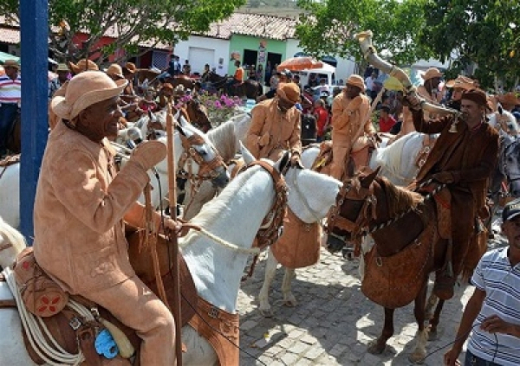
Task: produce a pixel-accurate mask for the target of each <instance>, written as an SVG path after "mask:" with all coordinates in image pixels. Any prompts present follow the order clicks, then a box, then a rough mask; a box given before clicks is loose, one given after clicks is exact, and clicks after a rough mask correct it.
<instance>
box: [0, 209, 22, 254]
mask: <svg viewBox="0 0 520 366" xmlns="http://www.w3.org/2000/svg"><path fill="white" fill-rule="evenodd" d="M0 234H1V235H3V236H4V237H5V239H6V242H7V243H10V244H12V245H13V247H14V248H15V251H16V252H17V253H20V252H21V251H22V250H24V249H25V247H26V246H27V243H26V241H25V238H24V237H23V235H22V234H21V233H20V232H19V231H18V230H16V229H15V228H14V227H12V226H11V225H9V224H8V223H7V222H5V221H4V220H3V219H2V218H1V217H0Z"/></svg>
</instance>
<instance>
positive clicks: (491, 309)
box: [444, 198, 520, 366]
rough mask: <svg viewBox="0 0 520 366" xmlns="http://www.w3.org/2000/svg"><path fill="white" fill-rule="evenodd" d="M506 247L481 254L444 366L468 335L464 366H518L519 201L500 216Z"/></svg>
mask: <svg viewBox="0 0 520 366" xmlns="http://www.w3.org/2000/svg"><path fill="white" fill-rule="evenodd" d="M502 219H503V224H502V231H503V233H504V234H505V235H506V236H507V240H508V242H509V247H506V248H500V249H495V250H492V251H489V252H488V253H486V254H484V256H483V257H482V259H481V260H480V262H479V264H478V266H477V269H476V271H475V273H474V274H473V277H472V279H471V281H472V283H473V284H474V285H475V286H476V287H475V292H474V293H473V295H472V297H471V298H470V300H469V301H468V304H467V305H466V309H465V310H464V314H463V315H462V320H461V323H460V326H459V330H458V332H457V338H456V340H455V342H454V344H453V347H452V349H451V350H450V351H449V352H448V353H446V354H445V355H444V363H445V365H449V366H451V365H459V364H460V363H459V362H458V361H457V357H458V355H459V354H460V352H461V350H462V346H463V344H464V341H465V340H466V339H467V338H468V335H469V333H470V332H472V335H471V337H470V340H469V343H468V349H467V352H466V360H465V363H464V365H465V366H469V365H475V366H480V365H482V366H484V365H485V366H495V365H503V366H513V365H520V198H518V199H516V200H514V201H512V202H510V203H508V204H507V205H506V206H505V207H504V211H503V213H502Z"/></svg>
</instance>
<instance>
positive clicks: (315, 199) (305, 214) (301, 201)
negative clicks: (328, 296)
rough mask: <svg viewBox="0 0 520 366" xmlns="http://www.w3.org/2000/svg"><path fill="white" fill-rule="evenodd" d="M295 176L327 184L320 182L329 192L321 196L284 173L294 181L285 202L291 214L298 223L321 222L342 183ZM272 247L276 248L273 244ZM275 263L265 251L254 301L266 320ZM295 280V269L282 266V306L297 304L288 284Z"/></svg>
mask: <svg viewBox="0 0 520 366" xmlns="http://www.w3.org/2000/svg"><path fill="white" fill-rule="evenodd" d="M295 174H296V173H295ZM297 174H300V175H304V176H305V175H307V176H309V177H312V176H314V175H322V176H324V177H326V178H327V181H326V182H324V183H323V188H324V189H327V190H329V191H330V192H326V194H325V195H324V193H325V192H322V191H321V188H320V189H318V188H317V187H316V186H311V185H309V186H304V184H305V182H304V181H302V183H296V176H295V175H290V174H289V173H288V174H287V176H286V178H285V179H286V180H287V181H288V182H290V181H291V180H294V186H293V187H294V188H291V189H290V190H289V199H288V202H289V207H291V210H292V211H293V212H294V214H295V215H296V216H297V217H298V218H299V219H300V220H302V221H303V222H305V223H307V224H312V223H316V222H318V221H321V220H322V219H323V218H325V217H326V216H327V213H328V212H329V209H330V208H331V207H332V205H334V203H335V201H331V200H330V199H329V196H328V195H329V194H330V193H332V192H334V194H335V195H337V194H338V192H339V189H340V188H341V185H342V183H341V182H340V181H339V180H337V179H335V178H332V177H330V176H326V175H324V174H320V173H317V172H315V171H312V170H310V169H303V170H300V171H299V172H298V173H297ZM307 182H309V183H310V182H311V180H310V179H309V180H308V181H307ZM304 192H313V193H312V194H311V195H307V194H305V193H304ZM319 202H321V204H322V205H323V206H322V210H320V211H316V210H315V209H313V208H312V207H317V206H319ZM295 208H296V209H295ZM274 245H276V243H275V244H274ZM278 263H279V262H278V260H277V259H276V257H275V256H274V254H273V251H272V250H271V248H269V252H268V254H267V262H266V265H265V275H264V283H263V285H262V288H261V289H260V293H259V295H258V300H259V302H260V313H261V314H262V315H264V316H266V317H271V316H272V315H273V312H272V308H271V304H270V303H269V289H270V287H271V284H272V282H273V280H274V276H275V274H276V268H277V266H278ZM295 277H296V272H295V269H294V268H288V267H285V273H284V277H283V280H282V295H283V303H284V304H285V305H287V306H291V307H293V306H296V305H297V304H298V302H297V300H296V297H295V296H294V295H293V293H292V292H291V282H292V280H293V279H294V278H295Z"/></svg>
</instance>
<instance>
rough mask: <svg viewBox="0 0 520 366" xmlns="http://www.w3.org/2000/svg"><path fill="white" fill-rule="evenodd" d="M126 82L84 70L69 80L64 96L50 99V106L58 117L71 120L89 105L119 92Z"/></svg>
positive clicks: (102, 73)
mask: <svg viewBox="0 0 520 366" xmlns="http://www.w3.org/2000/svg"><path fill="white" fill-rule="evenodd" d="M127 83H128V82H127V81H126V80H124V79H122V80H117V81H114V80H112V79H110V78H109V77H108V75H107V74H105V73H104V72H101V71H84V72H82V73H80V74H79V75H77V76H75V77H73V78H72V79H71V80H70V81H69V85H68V86H67V91H66V92H65V96H64V97H63V96H57V97H54V98H53V99H52V102H51V108H52V110H53V112H54V113H56V115H57V116H58V117H60V118H63V119H66V120H69V121H71V120H72V119H73V118H75V117H76V116H77V115H78V114H79V113H80V112H81V111H82V110H84V109H86V108H88V107H90V106H91V105H93V104H96V103H99V102H102V101H104V100H107V99H110V98H112V97H115V96H118V95H119V94H121V93H122V92H123V90H124V88H125V86H126V84H127Z"/></svg>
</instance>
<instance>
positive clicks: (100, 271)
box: [34, 122, 149, 294]
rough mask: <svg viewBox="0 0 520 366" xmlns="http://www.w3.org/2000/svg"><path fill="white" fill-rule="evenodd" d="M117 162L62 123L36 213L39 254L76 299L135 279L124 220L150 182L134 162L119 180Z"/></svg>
mask: <svg viewBox="0 0 520 366" xmlns="http://www.w3.org/2000/svg"><path fill="white" fill-rule="evenodd" d="M112 162H113V159H112V156H111V153H110V152H109V151H108V149H107V148H106V147H104V145H103V144H100V143H95V142H92V141H90V140H89V139H87V138H86V137H84V136H83V135H81V134H79V133H78V132H76V131H73V130H71V129H69V128H68V127H67V126H65V124H64V123H62V122H59V123H58V124H57V125H56V127H55V128H54V130H53V131H52V132H51V134H50V135H49V140H48V143H47V148H46V150H45V154H44V157H43V163H42V168H41V172H40V177H39V181H38V187H37V192H36V201H35V207H34V233H35V239H34V253H35V256H36V259H37V261H38V263H39V264H40V265H41V267H42V268H43V269H44V270H45V271H46V272H47V273H48V274H50V275H51V276H52V277H53V278H54V279H56V280H58V283H60V285H61V286H62V287H63V288H64V289H66V290H68V291H69V292H71V293H73V294H75V293H81V292H85V291H96V290H100V289H105V288H109V287H111V286H113V285H115V284H118V283H120V282H122V281H124V280H126V279H127V278H129V277H131V276H133V275H134V271H133V269H132V267H131V265H130V263H129V260H128V254H127V242H126V239H125V235H124V226H123V220H122V218H123V215H124V214H125V212H126V211H127V210H128V209H129V208H130V207H131V206H132V205H133V204H134V203H135V201H136V200H137V198H138V196H139V194H140V193H141V191H142V189H143V187H144V185H145V184H146V182H147V181H148V179H149V178H148V175H147V174H146V172H145V171H143V170H142V169H141V168H139V167H138V166H137V165H135V163H133V162H128V163H127V166H125V168H124V169H123V170H122V171H121V172H120V173H119V174H117V175H116V176H115V170H114V169H113V167H112ZM128 164H130V165H129V166H128ZM114 176H115V178H114Z"/></svg>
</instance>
